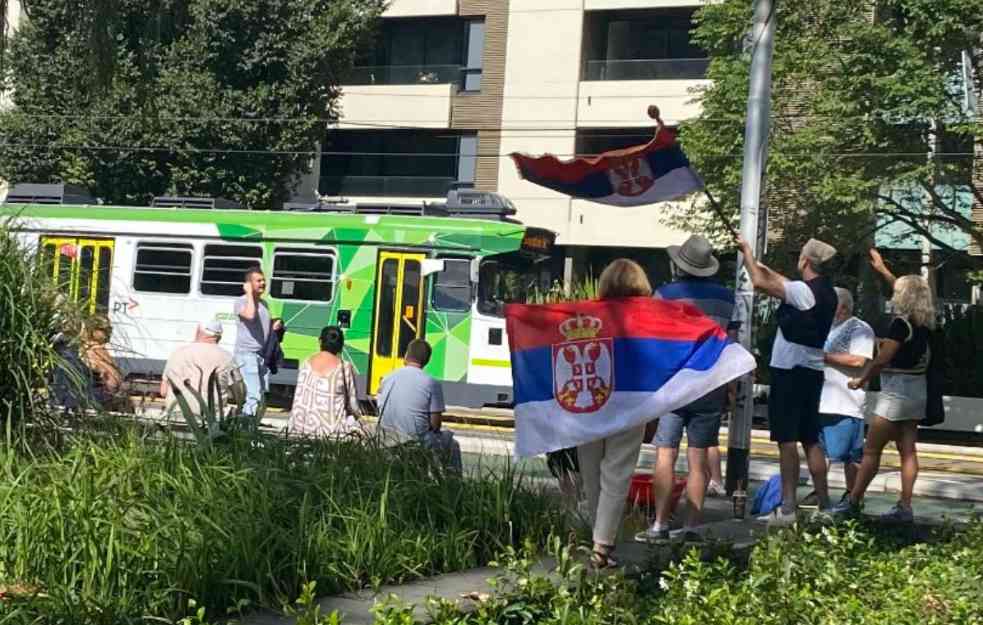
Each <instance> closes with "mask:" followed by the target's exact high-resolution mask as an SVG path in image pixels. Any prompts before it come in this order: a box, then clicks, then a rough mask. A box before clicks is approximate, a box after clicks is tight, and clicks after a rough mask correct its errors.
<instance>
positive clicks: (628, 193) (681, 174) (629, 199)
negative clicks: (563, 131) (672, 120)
mask: <svg viewBox="0 0 983 625" xmlns="http://www.w3.org/2000/svg"><path fill="white" fill-rule="evenodd" d="M512 160H513V161H514V162H515V165H516V167H518V169H519V175H520V176H522V177H523V178H524V179H526V180H528V181H529V182H532V183H535V184H538V185H540V186H543V187H547V188H549V189H553V190H554V191H559V192H560V193H564V194H566V195H572V196H573V197H576V198H582V199H585V200H590V201H592V202H600V203H602V204H613V205H615V206H639V205H641V204H652V203H654V202H664V201H667V200H673V199H676V198H678V197H682V196H684V195H686V194H688V193H691V192H693V191H698V190H700V189H702V188H703V181H702V180H701V179H700V177H699V175H697V173H696V172H695V171H693V169H692V168H691V167H690V166H689V159H687V158H686V155H685V154H683V150H682V148H680V147H679V143H677V142H676V134H675V133H674V132H673V131H672V130H669V129H667V128H666V129H660V130H659V132H658V133H657V134H656V136H655V138H654V139H652V141H650V142H649V143H647V144H645V145H639V146H635V147H631V148H625V149H623V150H612V151H610V152H604V153H603V154H600V155H598V156H595V157H591V158H575V159H571V160H565V161H561V160H560V159H558V158H557V157H555V156H553V155H552V154H546V155H544V156H529V155H526V154H518V153H516V154H512Z"/></svg>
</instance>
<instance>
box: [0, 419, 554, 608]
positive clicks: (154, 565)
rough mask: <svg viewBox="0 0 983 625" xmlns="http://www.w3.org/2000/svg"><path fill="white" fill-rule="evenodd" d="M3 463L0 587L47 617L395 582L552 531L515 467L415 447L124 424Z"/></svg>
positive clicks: (474, 561) (9, 455) (547, 514)
mask: <svg viewBox="0 0 983 625" xmlns="http://www.w3.org/2000/svg"><path fill="white" fill-rule="evenodd" d="M0 470H2V474H0V586H2V585H4V584H8V585H9V584H15V583H18V584H27V585H28V587H36V588H38V589H39V591H41V592H42V593H43V594H44V595H46V596H44V597H41V598H35V599H33V600H29V601H28V603H27V604H25V605H22V606H21V607H20V609H23V610H25V614H30V615H32V616H38V615H40V616H43V618H44V620H45V621H47V622H65V623H83V622H84V623H107V624H108V623H124V622H135V621H138V620H140V619H141V618H143V617H148V616H153V617H159V618H166V619H174V618H177V617H179V616H182V615H184V614H185V612H186V610H187V600H188V599H189V598H194V599H196V600H197V601H198V603H199V604H201V605H205V606H208V608H209V612H210V613H212V614H221V613H223V611H224V610H225V609H226V608H228V607H231V606H235V605H236V604H237V603H238V602H240V601H242V600H246V601H249V602H258V603H261V604H266V605H278V604H279V603H280V602H282V601H284V600H287V599H292V598H293V597H296V596H297V595H298V594H299V592H300V591H301V588H302V585H303V583H304V582H305V581H316V582H317V588H318V591H319V592H323V593H335V592H340V591H345V590H353V589H357V588H361V587H364V586H366V585H379V584H382V583H386V582H400V581H405V580H410V579H414V578H419V577H423V576H429V575H434V574H438V573H441V572H446V571H450V570H456V569H463V568H468V567H473V566H479V565H483V564H485V563H486V562H488V561H489V560H491V559H492V558H493V557H494V556H495V555H496V554H497V553H498V552H499V551H500V550H501V549H502V548H504V547H505V546H507V545H515V544H519V543H520V542H522V541H525V540H532V541H534V542H537V543H542V542H543V541H544V540H545V538H546V536H547V535H548V533H549V532H551V531H554V532H555V531H564V528H563V527H558V526H557V524H558V523H561V524H562V523H563V521H562V520H559V519H562V515H559V514H556V513H555V510H554V508H553V506H554V504H553V502H552V500H551V499H549V498H544V497H542V493H540V492H538V491H536V490H534V489H532V488H531V487H526V486H525V485H523V484H522V481H521V477H519V476H518V475H516V474H514V473H513V472H511V471H509V470H505V471H504V472H501V473H499V474H497V475H496V474H491V473H484V474H482V475H477V476H472V477H471V478H466V479H457V478H454V477H453V476H450V475H445V474H444V473H443V469H442V467H441V465H440V464H439V463H436V462H435V461H433V460H432V459H431V457H430V455H429V454H426V453H421V450H420V449H418V448H413V447H398V448H392V449H386V448H382V447H376V446H374V445H372V444H368V445H365V444H362V443H358V442H296V441H287V440H282V439H273V438H259V439H257V438H244V437H233V439H232V440H231V441H230V442H229V444H227V445H222V446H212V447H210V448H206V449H202V448H197V447H194V446H192V445H188V444H186V443H182V442H179V441H173V440H172V441H169V442H165V443H160V442H153V443H152V442H146V441H144V440H142V439H141V438H139V437H138V436H137V435H135V434H131V435H128V436H125V437H121V438H117V439H102V440H94V439H88V440H82V441H79V442H78V443H77V444H76V445H75V446H74V447H73V448H72V449H71V450H70V451H68V452H67V453H64V454H59V455H56V454H51V455H49V456H47V457H31V456H28V455H25V454H23V453H18V452H16V451H14V450H11V449H6V450H4V451H0ZM435 476H436V478H435ZM25 606H26V607H25ZM4 609H5V608H4V604H3V602H0V615H2V613H3V610H4ZM6 609H11V606H10V605H9V604H8V605H6Z"/></svg>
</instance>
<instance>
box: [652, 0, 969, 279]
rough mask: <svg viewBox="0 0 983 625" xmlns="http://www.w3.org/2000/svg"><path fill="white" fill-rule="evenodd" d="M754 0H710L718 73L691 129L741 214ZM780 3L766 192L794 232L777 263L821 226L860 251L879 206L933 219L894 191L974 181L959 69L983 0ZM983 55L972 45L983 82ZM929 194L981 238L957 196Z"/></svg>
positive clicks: (702, 220) (694, 155) (686, 139)
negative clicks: (748, 47) (957, 87)
mask: <svg viewBox="0 0 983 625" xmlns="http://www.w3.org/2000/svg"><path fill="white" fill-rule="evenodd" d="M751 5H752V3H751V0H727V1H725V2H720V3H708V4H705V5H704V6H703V8H702V9H700V11H699V13H698V18H697V21H698V25H697V27H696V29H695V31H694V36H695V38H696V40H697V41H698V42H699V44H700V45H701V46H702V47H703V48H705V49H706V50H708V51H709V53H710V55H711V57H712V60H711V64H710V68H709V72H708V76H707V77H708V78H709V79H710V80H711V81H712V82H711V83H709V84H708V86H705V87H702V88H700V89H699V91H698V93H697V99H698V101H699V102H700V104H701V114H700V117H699V118H697V119H695V120H693V121H691V122H686V123H684V124H683V125H682V128H681V135H680V136H681V141H682V143H683V145H684V146H685V147H686V151H687V154H688V155H689V157H690V159H691V161H692V162H693V164H694V167H695V168H696V169H697V171H699V172H700V173H701V174H702V175H703V177H704V179H705V180H706V182H707V186H708V187H709V189H710V190H711V191H712V192H713V193H714V195H715V196H716V197H717V198H718V199H719V200H720V203H721V204H722V205H723V206H724V207H725V209H727V210H729V211H730V214H731V215H732V216H733V219H734V223H736V219H737V215H738V207H739V192H740V185H741V167H742V160H743V159H742V149H743V143H744V140H743V137H744V121H745V114H746V107H747V95H748V74H749V66H750V54H748V53H746V52H745V51H744V50H743V49H742V43H743V42H744V37H745V34H746V33H747V31H748V29H749V28H750V19H751V15H752V10H751ZM776 7H777V9H776V16H775V19H776V20H777V22H776V35H775V52H774V62H773V89H772V123H771V134H770V138H769V155H768V156H769V160H768V171H767V202H768V204H769V210H770V212H769V225H770V227H771V229H772V230H773V231H776V232H781V233H782V234H783V239H782V240H780V241H776V242H775V245H773V246H772V249H771V250H770V255H771V257H772V258H771V260H772V262H773V264H774V265H776V266H777V267H779V268H782V269H786V270H790V269H794V261H795V258H794V253H793V252H794V251H795V250H797V248H798V246H800V245H801V244H802V243H803V242H804V241H805V240H806V239H807V238H808V237H810V236H819V237H821V238H823V239H824V240H828V241H830V242H832V243H833V244H834V245H836V246H837V248H839V249H840V250H841V253H842V255H843V256H845V257H848V256H851V255H852V254H855V253H862V252H863V251H864V248H865V247H866V246H867V245H869V241H870V236H871V235H872V233H873V229H874V226H875V216H880V217H881V219H882V221H884V222H887V221H897V222H900V223H904V224H907V225H909V226H914V227H921V226H923V225H924V224H925V215H923V214H921V213H922V211H921V210H919V209H917V208H915V209H913V208H912V207H911V206H905V205H903V203H898V202H896V201H894V200H896V199H897V198H891V197H887V196H888V195H889V194H887V193H885V191H886V190H887V189H888V188H890V187H894V188H897V187H905V188H908V189H910V190H911V191H913V192H915V193H917V194H918V195H919V196H922V195H925V194H929V193H930V192H932V191H934V190H935V184H970V182H971V181H970V175H969V171H970V168H971V165H972V162H973V160H972V156H971V155H967V154H966V153H967V152H970V153H971V152H972V151H973V139H974V137H976V138H978V137H979V136H980V132H981V125H980V124H979V122H978V119H976V120H974V118H973V117H972V116H971V115H969V116H967V111H965V110H963V99H962V98H961V97H960V94H959V93H956V91H955V89H954V85H955V83H956V82H957V81H955V80H954V78H955V76H956V74H957V72H958V71H959V68H960V62H961V59H962V56H961V55H962V51H963V50H967V49H973V48H974V47H978V45H979V43H978V34H979V33H980V32H981V31H983V2H981V0H879V1H877V2H853V3H850V2H848V3H843V2H839V1H836V0H816V1H814V2H779V3H776ZM872 12H873V14H874V15H876V16H877V17H876V19H873V20H872V19H871V18H870V16H871V13H872ZM749 43H750V42H749ZM981 58H983V57H980V56H979V55H976V56H975V57H974V63H975V66H976V70H977V71H976V79H977V84H975V85H974V87H975V89H976V90H977V91H978V90H979V89H980V83H979V81H980V76H983V72H980V70H981V69H983V68H981ZM933 123H934V124H935V131H934V132H935V133H936V135H935V138H936V139H938V140H939V145H936V146H934V147H935V148H936V152H937V153H940V154H947V155H950V156H940V157H939V158H937V159H935V160H934V161H932V162H929V161H928V159H927V158H926V155H927V154H928V153H929V151H930V149H932V147H933V146H932V145H930V144H931V142H932V141H933V131H932V124H933ZM953 154H959V156H953ZM977 184H978V181H977ZM980 191H981V190H980V189H979V188H978V187H977V188H976V192H977V193H980ZM926 204H931V205H932V207H933V210H934V213H933V215H932V220H933V222H934V223H935V224H936V226H938V227H946V228H948V229H950V230H958V231H964V232H968V233H969V234H971V235H972V236H973V237H974V238H975V239H976V240H977V241H980V240H983V231H980V230H979V229H978V228H977V227H976V226H975V225H974V224H972V223H971V222H970V221H969V220H967V219H966V217H965V216H963V215H961V214H960V213H959V212H958V210H957V207H956V206H954V205H953V203H952V202H951V201H947V198H945V197H939V196H938V195H937V194H936V196H935V197H933V201H931V202H926ZM671 221H672V223H673V224H674V225H676V226H680V227H683V228H685V229H689V230H691V231H697V232H707V233H709V234H711V235H713V236H715V237H716V238H717V239H718V241H724V240H726V238H727V237H726V233H725V231H724V227H723V224H721V223H719V221H718V220H716V219H715V218H713V217H712V216H708V215H707V214H706V213H704V212H703V211H702V210H697V209H695V208H694V209H693V210H689V211H684V212H683V213H681V214H679V215H675V216H673V217H672V218H671Z"/></svg>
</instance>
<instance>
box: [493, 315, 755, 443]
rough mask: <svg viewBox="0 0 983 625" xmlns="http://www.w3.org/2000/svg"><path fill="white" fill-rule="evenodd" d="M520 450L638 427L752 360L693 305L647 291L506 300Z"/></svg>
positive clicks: (690, 399)
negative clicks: (580, 298) (538, 301)
mask: <svg viewBox="0 0 983 625" xmlns="http://www.w3.org/2000/svg"><path fill="white" fill-rule="evenodd" d="M505 316H506V324H507V330H508V336H509V344H510V348H511V351H512V384H513V391H514V393H515V428H516V441H515V453H516V455H518V456H520V457H528V456H534V455H536V454H541V453H546V452H549V451H555V450H558V449H563V448H566V447H573V446H576V445H581V444H584V443H589V442H591V441H595V440H598V439H601V438H604V437H606V436H610V435H612V434H616V433H618V432H622V431H624V430H627V429H630V428H633V427H639V426H641V425H642V424H644V423H646V422H648V421H651V420H652V419H654V418H655V417H658V416H660V415H664V414H666V413H669V412H672V411H673V410H676V409H677V408H681V407H682V406H685V405H687V404H689V403H691V402H693V401H695V400H697V399H699V398H700V397H702V396H703V395H706V394H707V393H709V392H710V391H712V390H714V389H716V388H718V387H720V386H722V385H724V384H726V383H727V382H730V381H731V380H734V379H736V378H738V377H740V376H741V375H744V374H745V373H748V372H749V371H751V370H753V369H754V366H755V362H754V357H753V356H751V354H750V353H749V352H748V351H747V350H745V349H744V348H743V347H741V346H740V345H738V344H737V343H734V342H733V341H731V340H729V339H728V338H727V334H726V333H725V332H724V330H723V329H721V327H720V326H719V325H717V324H716V323H715V322H714V321H713V320H712V319H710V318H709V317H707V316H705V315H704V314H703V313H701V312H700V310H699V309H698V308H695V307H694V306H692V305H690V304H685V303H681V302H672V301H665V300H656V299H652V298H650V297H631V298H624V299H613V300H601V301H590V302H572V303H562V304H544V305H527V304H511V305H508V306H506V307H505Z"/></svg>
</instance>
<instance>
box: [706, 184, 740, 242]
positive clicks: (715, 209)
mask: <svg viewBox="0 0 983 625" xmlns="http://www.w3.org/2000/svg"><path fill="white" fill-rule="evenodd" d="M703 194H704V195H706V196H707V199H708V200H709V201H710V206H711V207H712V208H713V212H715V213H717V217H720V221H722V222H723V224H724V227H725V228H727V232H729V233H730V236H731V238H732V239H734V243H735V244H736V243H737V241H738V239H740V235H739V234H737V230H734V226H732V225H731V224H730V220H729V219H727V216H726V215H724V210H723V209H722V208H720V204H718V203H717V200H715V199H714V198H713V196H712V195H710V189H707V188H706V187H703Z"/></svg>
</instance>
